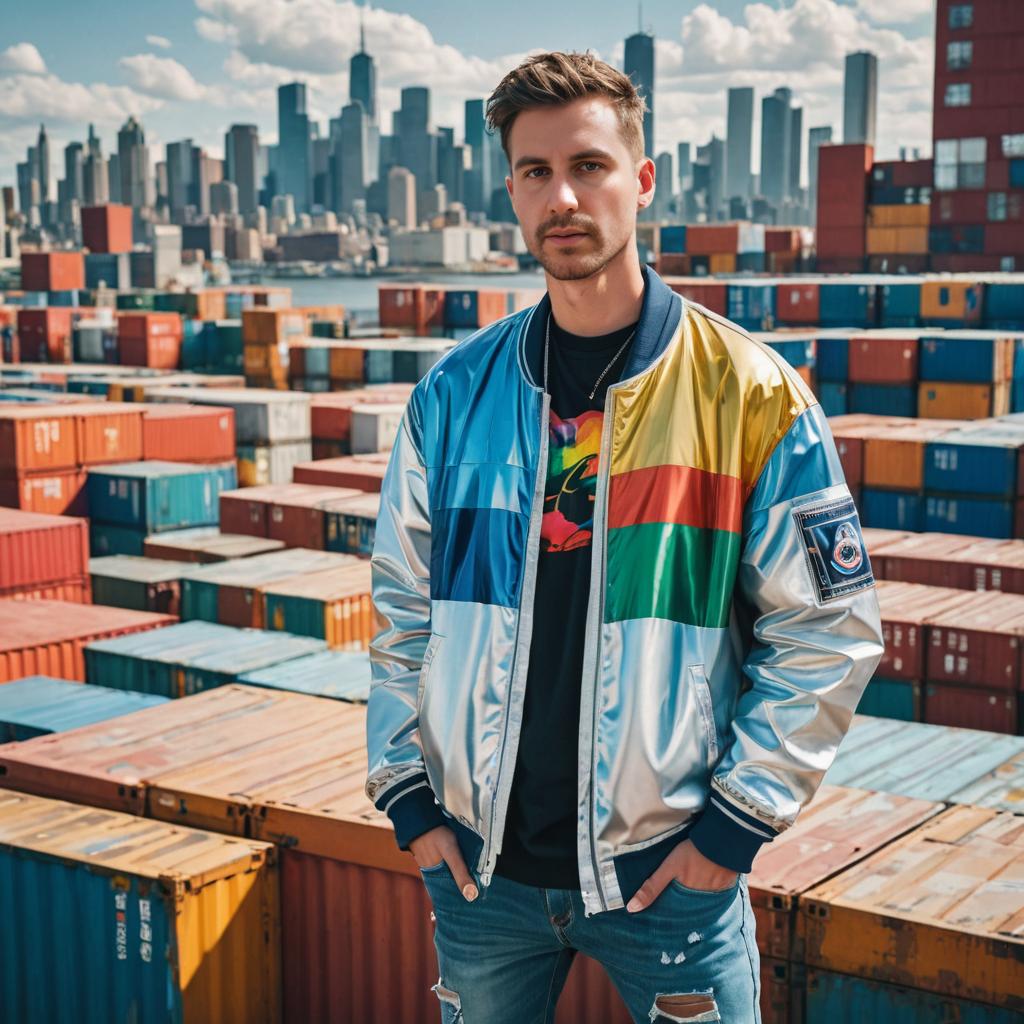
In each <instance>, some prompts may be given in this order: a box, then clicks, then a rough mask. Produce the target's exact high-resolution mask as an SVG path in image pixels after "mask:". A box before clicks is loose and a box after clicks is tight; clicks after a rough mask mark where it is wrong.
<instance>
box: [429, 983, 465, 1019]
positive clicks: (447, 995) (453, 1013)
mask: <svg viewBox="0 0 1024 1024" xmlns="http://www.w3.org/2000/svg"><path fill="white" fill-rule="evenodd" d="M430 990H431V992H433V993H434V994H435V995H436V996H437V998H438V1001H439V1002H440V1003H441V1024H463V1018H462V1001H461V1000H460V999H459V993H458V992H453V991H452V990H451V989H450V988H445V986H444V984H443V983H442V981H441V979H440V978H438V979H437V984H436V985H431V986H430Z"/></svg>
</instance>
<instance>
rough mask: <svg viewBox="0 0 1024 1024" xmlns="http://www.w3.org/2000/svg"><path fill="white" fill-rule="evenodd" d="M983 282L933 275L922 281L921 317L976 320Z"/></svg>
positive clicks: (979, 315) (978, 316)
mask: <svg viewBox="0 0 1024 1024" xmlns="http://www.w3.org/2000/svg"><path fill="white" fill-rule="evenodd" d="M983 288H984V286H983V285H982V283H981V282H980V281H977V280H973V279H970V278H955V277H950V278H933V279H931V280H926V281H924V282H923V283H922V285H921V319H922V320H926V321H931V320H954V321H956V322H957V323H976V322H977V321H979V320H980V319H981V315H982V299H983V295H982V292H983Z"/></svg>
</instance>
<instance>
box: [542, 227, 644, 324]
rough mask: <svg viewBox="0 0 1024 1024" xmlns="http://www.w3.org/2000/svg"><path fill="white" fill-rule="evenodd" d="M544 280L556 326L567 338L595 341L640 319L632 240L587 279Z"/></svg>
mask: <svg viewBox="0 0 1024 1024" xmlns="http://www.w3.org/2000/svg"><path fill="white" fill-rule="evenodd" d="M545 276H546V278H547V284H548V295H549V296H550V297H551V312H552V315H553V316H554V318H555V322H556V323H557V324H558V326H559V327H561V328H562V330H564V331H568V332H569V333H570V334H577V335H580V336H581V337H596V336H597V335H601V334H610V333H611V332H612V331H617V330H618V329H619V328H620V327H628V326H629V325H630V324H635V323H636V322H637V320H639V319H640V310H641V309H642V308H643V303H644V276H643V272H642V271H641V269H640V259H639V255H638V253H637V249H636V241H635V240H631V241H630V243H629V244H628V245H626V246H625V248H623V250H622V252H620V253H619V254H618V256H616V257H615V258H614V259H613V260H612V261H611V262H610V263H608V265H607V266H605V267H604V268H603V269H602V270H600V271H599V272H598V273H596V274H592V275H591V276H590V277H586V278H583V279H582V280H579V281H558V280H556V279H555V278H553V277H552V276H551V275H550V274H547V275H545Z"/></svg>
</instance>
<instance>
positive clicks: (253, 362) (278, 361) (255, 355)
mask: <svg viewBox="0 0 1024 1024" xmlns="http://www.w3.org/2000/svg"><path fill="white" fill-rule="evenodd" d="M307 333H308V332H307V321H306V315H305V313H303V312H302V310H299V309H267V308H264V309H260V308H257V307H253V308H252V309H246V310H245V311H244V312H243V313H242V346H243V348H242V359H243V366H244V368H245V379H246V382H247V383H248V384H249V385H250V386H251V387H257V388H272V389H278V390H282V389H284V388H287V387H288V368H289V349H288V346H289V341H290V339H291V338H296V337H297V338H302V337H305V336H306V334H307Z"/></svg>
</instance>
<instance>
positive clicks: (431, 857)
mask: <svg viewBox="0 0 1024 1024" xmlns="http://www.w3.org/2000/svg"><path fill="white" fill-rule="evenodd" d="M409 850H410V852H411V853H412V855H413V857H415V858H416V863H417V864H418V865H419V866H420V867H421V868H432V867H437V865H438V864H440V863H441V861H444V862H445V863H446V864H447V865H448V867H449V868H451V872H452V875H453V876H454V877H455V883H456V885H458V887H459V888H460V889H461V890H462V895H463V896H465V897H466V899H467V900H469V901H470V902H472V901H473V900H475V899H476V898H477V896H478V895H479V893H478V892H477V888H476V883H475V882H474V881H473V878H472V876H471V875H470V873H469V869H468V868H467V867H466V862H465V861H464V860H463V859H462V851H461V850H460V849H459V842H458V840H457V839H456V838H455V833H454V832H453V831H452V830H451V829H450V828H449V827H448V826H447V825H438V826H437V828H432V829H431V830H430V831H429V832H424V833H423V835H421V836H417V837H416V838H415V839H413V840H412V842H410V843H409Z"/></svg>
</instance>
